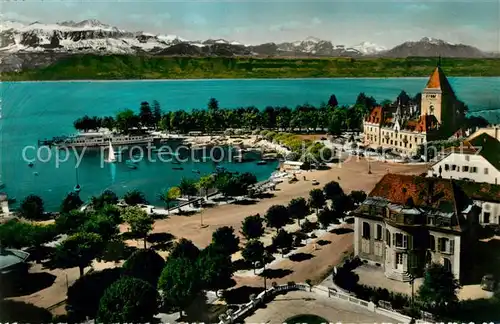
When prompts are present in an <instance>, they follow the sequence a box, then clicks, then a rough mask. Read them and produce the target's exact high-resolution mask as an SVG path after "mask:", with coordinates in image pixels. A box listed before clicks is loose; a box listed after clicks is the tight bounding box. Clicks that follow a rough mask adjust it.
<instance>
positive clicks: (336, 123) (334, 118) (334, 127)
mask: <svg viewBox="0 0 500 324" xmlns="http://www.w3.org/2000/svg"><path fill="white" fill-rule="evenodd" d="M328 133H330V134H332V135H335V136H338V135H340V134H342V119H341V117H340V116H339V115H338V114H332V115H331V117H330V120H329V123H328Z"/></svg>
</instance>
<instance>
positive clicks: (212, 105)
mask: <svg viewBox="0 0 500 324" xmlns="http://www.w3.org/2000/svg"><path fill="white" fill-rule="evenodd" d="M208 110H209V111H217V110H219V102H218V101H217V99H215V98H210V100H208Z"/></svg>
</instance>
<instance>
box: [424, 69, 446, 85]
mask: <svg viewBox="0 0 500 324" xmlns="http://www.w3.org/2000/svg"><path fill="white" fill-rule="evenodd" d="M445 80H446V76H445V75H444V72H443V70H442V69H441V67H439V66H437V67H436V68H435V69H434V72H432V74H431V76H430V78H429V81H427V86H426V88H427V89H442V85H443V81H445ZM447 81H448V80H446V82H447Z"/></svg>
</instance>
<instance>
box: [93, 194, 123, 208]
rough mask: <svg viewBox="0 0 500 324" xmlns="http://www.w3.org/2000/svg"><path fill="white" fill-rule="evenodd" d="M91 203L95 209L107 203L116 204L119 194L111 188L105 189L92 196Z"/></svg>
mask: <svg viewBox="0 0 500 324" xmlns="http://www.w3.org/2000/svg"><path fill="white" fill-rule="evenodd" d="M90 203H91V205H92V207H93V208H94V209H95V210H99V209H101V208H103V207H104V206H106V205H116V204H117V203H118V196H117V195H116V194H115V193H114V192H113V191H111V190H109V189H106V190H104V191H103V192H102V193H101V194H100V195H99V196H97V197H92V198H91V199H90Z"/></svg>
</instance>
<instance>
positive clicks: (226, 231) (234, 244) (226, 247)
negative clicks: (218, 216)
mask: <svg viewBox="0 0 500 324" xmlns="http://www.w3.org/2000/svg"><path fill="white" fill-rule="evenodd" d="M212 244H213V245H214V246H216V247H217V248H218V249H219V250H220V251H222V252H224V253H226V254H227V255H231V254H233V253H236V252H238V250H239V244H240V239H239V238H238V237H237V236H236V235H234V229H233V228H232V227H229V226H223V227H219V228H218V229H216V230H215V232H213V233H212Z"/></svg>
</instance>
